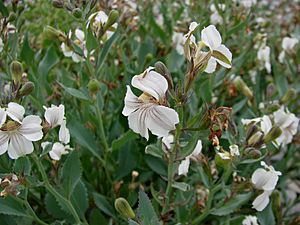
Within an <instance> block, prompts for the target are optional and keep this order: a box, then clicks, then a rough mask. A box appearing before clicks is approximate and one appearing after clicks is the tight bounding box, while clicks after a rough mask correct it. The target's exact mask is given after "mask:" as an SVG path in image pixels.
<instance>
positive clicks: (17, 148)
mask: <svg viewBox="0 0 300 225" xmlns="http://www.w3.org/2000/svg"><path fill="white" fill-rule="evenodd" d="M32 152H33V144H32V142H31V141H29V140H27V139H26V138H25V137H24V136H23V135H21V134H19V133H15V134H13V135H11V136H10V142H9V144H8V155H9V157H10V158H11V159H17V158H19V157H21V156H25V155H27V154H30V153H32Z"/></svg>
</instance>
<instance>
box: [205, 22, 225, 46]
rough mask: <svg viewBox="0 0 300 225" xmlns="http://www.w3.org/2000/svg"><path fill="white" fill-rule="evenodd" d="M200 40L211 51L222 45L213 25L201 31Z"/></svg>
mask: <svg viewBox="0 0 300 225" xmlns="http://www.w3.org/2000/svg"><path fill="white" fill-rule="evenodd" d="M201 40H202V41H203V42H204V44H205V45H206V46H207V47H209V48H210V49H211V50H216V49H217V48H218V47H220V45H221V43H222V38H221V35H220V33H219V31H218V30H217V28H216V27H215V26H214V25H209V26H208V27H206V28H204V29H203V30H202V31H201Z"/></svg>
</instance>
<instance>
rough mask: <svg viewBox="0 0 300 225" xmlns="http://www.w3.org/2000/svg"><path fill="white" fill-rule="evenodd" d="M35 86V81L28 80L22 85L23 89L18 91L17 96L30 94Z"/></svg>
mask: <svg viewBox="0 0 300 225" xmlns="http://www.w3.org/2000/svg"><path fill="white" fill-rule="evenodd" d="M34 87H35V85H34V83H33V82H31V81H28V82H26V83H25V84H24V85H22V87H21V89H20V90H19V92H18V95H17V97H18V98H21V97H23V96H26V95H30V94H31V93H32V92H33V90H34Z"/></svg>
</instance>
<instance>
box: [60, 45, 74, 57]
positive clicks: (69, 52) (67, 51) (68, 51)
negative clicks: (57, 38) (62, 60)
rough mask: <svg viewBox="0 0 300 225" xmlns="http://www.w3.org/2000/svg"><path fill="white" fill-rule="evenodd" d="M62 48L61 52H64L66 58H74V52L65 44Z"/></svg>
mask: <svg viewBox="0 0 300 225" xmlns="http://www.w3.org/2000/svg"><path fill="white" fill-rule="evenodd" d="M60 47H61V50H62V52H63V54H64V56H66V57H71V56H72V54H73V51H72V50H71V49H70V48H69V47H68V46H67V45H66V44H65V43H62V44H61V45H60Z"/></svg>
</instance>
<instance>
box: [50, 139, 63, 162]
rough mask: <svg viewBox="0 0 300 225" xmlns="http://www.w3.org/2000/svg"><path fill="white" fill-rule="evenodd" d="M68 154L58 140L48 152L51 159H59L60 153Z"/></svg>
mask: <svg viewBox="0 0 300 225" xmlns="http://www.w3.org/2000/svg"><path fill="white" fill-rule="evenodd" d="M65 154H68V152H67V151H66V150H65V146H64V145H62V144H61V143H59V142H56V143H54V144H53V147H52V150H51V151H50V152H49V155H50V157H51V158H52V159H53V160H60V159H61V156H62V155H65Z"/></svg>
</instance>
